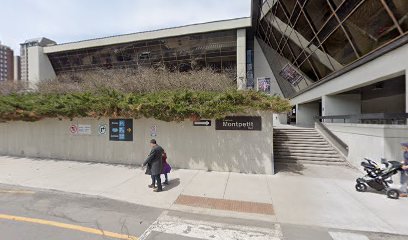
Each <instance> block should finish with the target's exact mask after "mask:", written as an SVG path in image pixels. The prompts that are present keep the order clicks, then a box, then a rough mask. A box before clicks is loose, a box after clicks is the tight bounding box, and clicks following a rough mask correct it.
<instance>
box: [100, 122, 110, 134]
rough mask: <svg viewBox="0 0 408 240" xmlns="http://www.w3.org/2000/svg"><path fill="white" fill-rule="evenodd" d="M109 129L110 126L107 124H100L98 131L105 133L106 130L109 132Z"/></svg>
mask: <svg viewBox="0 0 408 240" xmlns="http://www.w3.org/2000/svg"><path fill="white" fill-rule="evenodd" d="M107 130H108V127H107V126H106V124H99V126H98V133H99V134H100V135H105V134H106V132H107Z"/></svg>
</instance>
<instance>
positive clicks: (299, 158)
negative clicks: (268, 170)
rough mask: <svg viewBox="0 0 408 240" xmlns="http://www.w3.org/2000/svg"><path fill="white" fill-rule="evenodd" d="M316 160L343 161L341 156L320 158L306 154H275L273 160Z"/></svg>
mask: <svg viewBox="0 0 408 240" xmlns="http://www.w3.org/2000/svg"><path fill="white" fill-rule="evenodd" d="M302 160H306V161H316V162H344V159H342V158H340V157H339V158H320V157H307V156H290V157H289V156H288V157H280V156H275V161H278V162H285V161H302Z"/></svg>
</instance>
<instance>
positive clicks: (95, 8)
mask: <svg viewBox="0 0 408 240" xmlns="http://www.w3.org/2000/svg"><path fill="white" fill-rule="evenodd" d="M250 2H251V1H250V0H109V1H108V0H0V23H1V24H0V41H1V42H2V44H4V45H7V46H10V47H11V48H13V50H14V51H15V54H19V49H20V47H19V43H22V42H24V41H25V40H27V39H31V38H36V37H47V38H50V39H52V40H54V41H56V42H57V43H64V42H71V41H77V40H84V39H89V38H96V37H105V36H111V35H117V34H125V33H134V32H140V31H146V30H155V29H160V28H166V27H175V26H182V25H187V24H193V23H201V22H208V21H216V20H223V19H231V18H239V17H247V16H249V15H250V5H251V4H250Z"/></svg>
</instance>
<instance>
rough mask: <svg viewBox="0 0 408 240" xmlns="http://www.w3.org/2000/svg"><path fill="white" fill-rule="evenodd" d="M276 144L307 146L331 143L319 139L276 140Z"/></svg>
mask: <svg viewBox="0 0 408 240" xmlns="http://www.w3.org/2000/svg"><path fill="white" fill-rule="evenodd" d="M274 143H275V145H280V146H284V145H297V146H299V145H305V146H315V145H329V143H328V142H327V141H325V140H317V141H302V140H299V141H275V142H274Z"/></svg>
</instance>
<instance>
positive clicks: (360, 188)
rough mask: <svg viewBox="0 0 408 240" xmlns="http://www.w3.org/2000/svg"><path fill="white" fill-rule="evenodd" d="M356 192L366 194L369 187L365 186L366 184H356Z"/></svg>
mask: <svg viewBox="0 0 408 240" xmlns="http://www.w3.org/2000/svg"><path fill="white" fill-rule="evenodd" d="M356 190H357V191H358V192H365V191H367V185H366V184H364V183H357V184H356Z"/></svg>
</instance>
